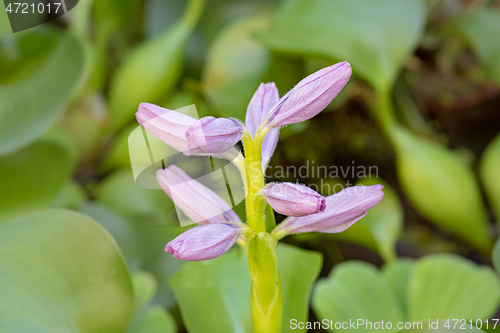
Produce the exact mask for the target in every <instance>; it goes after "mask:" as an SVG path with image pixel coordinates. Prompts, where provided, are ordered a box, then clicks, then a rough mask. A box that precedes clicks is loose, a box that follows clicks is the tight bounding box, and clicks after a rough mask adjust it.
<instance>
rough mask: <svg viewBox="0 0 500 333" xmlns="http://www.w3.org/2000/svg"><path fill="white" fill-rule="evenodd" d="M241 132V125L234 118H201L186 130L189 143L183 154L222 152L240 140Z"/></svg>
mask: <svg viewBox="0 0 500 333" xmlns="http://www.w3.org/2000/svg"><path fill="white" fill-rule="evenodd" d="M242 133H243V126H242V125H241V124H240V123H239V122H238V121H236V120H233V119H227V118H214V117H204V118H201V119H199V120H198V121H196V123H194V124H193V125H192V126H191V127H190V128H189V129H188V130H187V131H186V138H187V140H188V142H189V144H188V146H187V147H186V150H185V151H184V155H186V156H190V155H201V156H203V155H212V154H214V153H224V152H226V151H228V150H229V149H231V148H232V147H233V146H234V145H235V144H236V143H237V142H238V141H240V139H241V135H242Z"/></svg>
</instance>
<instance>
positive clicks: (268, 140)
mask: <svg viewBox="0 0 500 333" xmlns="http://www.w3.org/2000/svg"><path fill="white" fill-rule="evenodd" d="M279 98H280V96H279V93H278V88H276V85H275V84H274V82H270V83H261V84H260V85H259V88H257V91H255V93H254V95H253V96H252V99H251V100H250V103H248V107H247V113H246V115H245V126H246V128H247V130H248V132H250V134H251V135H252V137H254V136H255V132H256V131H257V128H258V127H259V126H260V124H261V123H262V121H263V120H264V119H265V118H266V116H267V114H268V113H269V111H271V109H272V107H273V106H274V105H275V104H276V103H277V102H278V100H279ZM279 135H280V129H279V128H275V129H272V130H271V131H270V132H269V133H267V135H266V137H265V138H264V141H263V142H262V151H261V161H262V168H263V169H266V167H267V165H268V164H269V161H270V160H271V157H272V156H273V154H274V150H275V149H276V145H277V144H278V138H279Z"/></svg>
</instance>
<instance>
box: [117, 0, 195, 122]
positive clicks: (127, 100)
mask: <svg viewBox="0 0 500 333" xmlns="http://www.w3.org/2000/svg"><path fill="white" fill-rule="evenodd" d="M203 5H204V0H190V1H189V2H188V6H187V8H186V10H185V12H184V15H183V17H182V18H181V19H180V20H179V21H178V22H177V23H176V24H175V25H174V26H172V27H171V28H169V29H167V31H165V32H163V33H162V34H160V35H158V36H156V37H154V38H152V39H148V40H146V41H144V42H143V43H141V44H139V45H138V46H136V47H135V48H134V49H133V50H132V51H131V53H130V54H129V55H128V56H127V58H126V59H125V60H124V61H123V63H122V64H121V65H120V67H119V68H118V69H117V71H116V72H115V74H114V76H113V77H112V80H111V86H110V95H109V99H110V100H109V103H110V115H111V119H112V120H113V122H114V126H115V127H121V126H123V125H125V124H126V123H127V122H129V121H130V120H132V119H133V118H134V114H135V112H137V107H138V106H139V104H140V103H142V102H151V103H154V102H157V101H158V99H160V98H161V97H162V96H164V95H166V94H168V93H170V92H171V91H172V89H173V88H174V86H175V84H176V83H177V80H178V79H179V77H180V74H181V72H182V65H183V54H184V48H185V45H186V42H187V40H188V39H189V37H190V35H191V33H192V31H193V29H194V27H195V26H196V23H197V22H198V19H199V16H200V14H201V11H202V8H203Z"/></svg>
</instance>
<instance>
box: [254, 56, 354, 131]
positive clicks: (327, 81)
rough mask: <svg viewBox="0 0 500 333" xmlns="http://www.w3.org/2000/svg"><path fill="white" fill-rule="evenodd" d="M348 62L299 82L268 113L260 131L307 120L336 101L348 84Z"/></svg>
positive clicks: (350, 70) (328, 68)
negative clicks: (263, 128)
mask: <svg viewBox="0 0 500 333" xmlns="http://www.w3.org/2000/svg"><path fill="white" fill-rule="evenodd" d="M351 74H352V69H351V66H350V65H349V63H348V62H340V63H337V64H335V65H333V66H330V67H326V68H323V69H321V70H319V71H317V72H315V73H313V74H311V75H309V76H308V77H306V78H305V79H303V80H302V81H300V82H299V83H298V84H297V85H296V86H295V87H293V89H292V90H290V91H289V92H288V93H287V94H286V95H285V96H283V97H281V99H280V100H279V102H278V103H277V104H276V105H275V106H274V107H273V109H272V110H271V111H270V112H269V114H268V115H267V117H266V119H265V120H264V121H263V126H264V127H281V126H285V125H289V124H294V123H300V122H302V121H305V120H308V119H311V118H312V117H314V116H315V115H317V114H318V113H320V112H321V111H322V110H323V109H324V108H326V107H327V106H328V104H330V102H331V101H332V100H333V99H334V98H335V97H337V95H338V94H339V92H340V91H341V90H342V89H343V88H344V86H345V85H346V84H347V82H348V81H349V78H350V77H351Z"/></svg>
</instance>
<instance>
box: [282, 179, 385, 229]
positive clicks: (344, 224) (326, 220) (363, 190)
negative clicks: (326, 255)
mask: <svg viewBox="0 0 500 333" xmlns="http://www.w3.org/2000/svg"><path fill="white" fill-rule="evenodd" d="M383 188H384V186H383V185H372V186H353V187H348V188H346V189H343V190H342V191H340V192H338V193H335V194H333V195H330V196H328V197H327V198H326V209H325V211H324V212H322V213H318V214H313V215H309V216H304V217H291V218H288V219H286V220H285V221H283V222H282V223H281V224H280V225H279V226H278V227H277V228H276V229H274V231H273V234H274V235H276V236H277V237H279V238H281V237H284V236H286V235H289V234H297V233H302V232H312V231H316V232H324V233H338V232H341V231H344V230H346V229H347V228H349V227H350V226H351V225H353V224H354V223H355V222H357V221H358V220H360V219H361V218H363V217H364V216H365V215H366V214H367V212H368V210H369V209H370V208H372V207H374V206H376V205H377V204H378V203H379V202H380V200H382V198H383V197H384V192H382V189H383Z"/></svg>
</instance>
